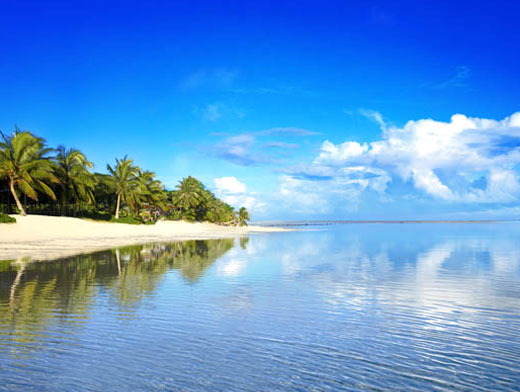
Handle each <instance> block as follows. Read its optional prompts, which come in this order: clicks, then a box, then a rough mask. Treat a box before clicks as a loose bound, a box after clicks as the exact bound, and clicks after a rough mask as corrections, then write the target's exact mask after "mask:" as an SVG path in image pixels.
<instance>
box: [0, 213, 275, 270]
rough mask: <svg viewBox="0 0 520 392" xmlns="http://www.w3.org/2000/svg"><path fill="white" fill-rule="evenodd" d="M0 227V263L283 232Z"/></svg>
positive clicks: (23, 223) (77, 224) (41, 222)
mask: <svg viewBox="0 0 520 392" xmlns="http://www.w3.org/2000/svg"><path fill="white" fill-rule="evenodd" d="M16 220H17V223H15V224H0V260H13V259H15V260H16V259H22V258H27V259H29V260H48V259H55V258H59V257H66V256H72V255H75V254H80V253H88V252H93V251H96V250H103V249H108V248H112V247H117V246H124V245H131V244H140V243H145V242H160V241H176V240H189V239H216V238H230V237H240V236H243V235H247V234H250V233H261V232H276V231H284V229H281V228H274V227H261V226H247V227H225V226H218V225H215V224H212V223H187V222H158V223H156V224H155V225H127V224H121V223H110V222H99V221H90V220H85V219H79V218H68V217H54V216H39V215H29V216H16Z"/></svg>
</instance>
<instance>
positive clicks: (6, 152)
mask: <svg viewBox="0 0 520 392" xmlns="http://www.w3.org/2000/svg"><path fill="white" fill-rule="evenodd" d="M0 133H1V135H2V139H3V141H0V178H7V180H8V182H9V189H10V190H11V194H12V195H13V198H14V200H15V202H16V206H17V207H18V210H20V214H21V215H26V212H25V209H24V208H23V206H22V203H20V199H19V198H18V194H17V190H19V191H21V192H22V193H24V194H25V195H27V196H28V197H29V198H31V199H33V200H38V192H43V193H45V194H46V195H47V196H49V197H50V198H51V199H53V200H56V195H55V194H54V192H53V191H52V189H51V188H50V187H49V185H48V184H47V182H58V179H57V178H56V177H55V175H54V164H53V162H52V161H51V157H49V154H50V153H51V152H52V149H50V148H46V147H45V141H44V139H42V138H39V137H36V136H34V135H32V134H31V133H30V132H27V131H20V130H19V129H18V127H15V131H14V133H13V135H12V136H11V137H7V136H6V135H4V134H3V133H2V132H0Z"/></svg>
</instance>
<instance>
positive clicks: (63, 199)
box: [61, 195, 67, 216]
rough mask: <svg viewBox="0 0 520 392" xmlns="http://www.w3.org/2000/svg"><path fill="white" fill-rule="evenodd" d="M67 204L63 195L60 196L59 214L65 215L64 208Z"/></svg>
mask: <svg viewBox="0 0 520 392" xmlns="http://www.w3.org/2000/svg"><path fill="white" fill-rule="evenodd" d="M66 206H67V202H66V200H65V197H64V196H63V195H62V196H61V216H65V208H66Z"/></svg>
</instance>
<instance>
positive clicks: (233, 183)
mask: <svg viewBox="0 0 520 392" xmlns="http://www.w3.org/2000/svg"><path fill="white" fill-rule="evenodd" d="M214 181H215V187H216V188H217V192H219V193H226V194H240V193H245V192H246V189H247V188H246V185H245V184H244V183H243V182H240V181H238V180H237V178H236V177H220V178H215V180H214Z"/></svg>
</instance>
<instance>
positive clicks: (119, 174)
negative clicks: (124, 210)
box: [107, 156, 139, 219]
mask: <svg viewBox="0 0 520 392" xmlns="http://www.w3.org/2000/svg"><path fill="white" fill-rule="evenodd" d="M107 170H108V172H109V173H110V176H109V177H107V185H108V186H109V187H110V188H111V189H112V192H115V194H116V195H117V202H116V214H115V217H116V219H118V218H119V208H120V207H121V201H123V202H124V203H126V204H128V205H131V206H135V205H136V200H137V197H138V195H139V181H138V180H137V176H138V173H139V168H138V167H137V166H134V161H133V160H132V159H129V158H128V157H126V156H125V157H124V158H123V159H121V160H119V159H116V166H115V167H114V168H112V166H110V165H107Z"/></svg>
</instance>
